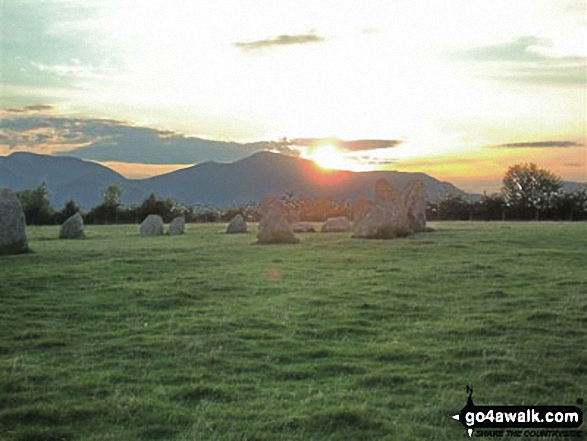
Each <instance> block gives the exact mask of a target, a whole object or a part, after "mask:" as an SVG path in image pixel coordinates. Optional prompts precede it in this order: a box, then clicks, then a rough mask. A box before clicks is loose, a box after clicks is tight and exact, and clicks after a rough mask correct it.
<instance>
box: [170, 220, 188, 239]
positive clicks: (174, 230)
mask: <svg viewBox="0 0 587 441" xmlns="http://www.w3.org/2000/svg"><path fill="white" fill-rule="evenodd" d="M184 232H185V217H183V216H177V217H176V218H174V219H173V220H172V221H171V223H170V224H169V227H168V228H167V234H169V235H170V236H179V235H180V234H183V233H184Z"/></svg>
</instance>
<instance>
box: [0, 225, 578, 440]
mask: <svg viewBox="0 0 587 441" xmlns="http://www.w3.org/2000/svg"><path fill="white" fill-rule="evenodd" d="M433 226H434V227H436V228H437V231H436V232H435V233H425V234H420V235H416V236H414V237H412V238H408V239H399V240H392V241H370V240H359V239H351V238H350V234H321V233H314V234H301V235H299V237H300V238H301V240H302V241H301V243H300V244H298V245H281V246H275V245H273V246H260V245H251V244H252V243H253V242H254V240H255V237H254V234H252V233H251V234H246V235H226V234H224V233H223V232H224V228H225V227H224V226H223V225H188V226H187V233H186V235H185V236H182V237H158V238H143V237H139V236H138V227H137V226H107V227H97V226H90V227H87V228H86V232H87V234H88V236H89V237H88V239H85V240H79V241H65V240H58V239H56V237H57V235H58V229H57V228H55V227H37V228H29V229H28V235H29V242H30V246H31V248H32V249H33V250H34V251H35V253H33V254H27V255H19V256H4V257H0V305H1V307H0V439H2V440H23V441H24V440H27V441H34V440H36V441H39V440H128V441H131V440H167V439H170V440H242V441H244V440H282V439H283V440H333V441H334V440H337V441H338V440H384V439H389V440H392V439H398V440H423V439H434V440H459V439H462V440H464V439H468V437H467V435H466V434H465V431H464V430H463V428H462V427H461V426H460V425H459V424H458V423H456V422H455V421H453V420H451V419H450V418H449V416H450V415H452V414H454V413H457V412H458V411H459V410H460V409H461V407H462V406H463V405H464V404H465V399H466V394H465V385H467V384H471V385H473V387H474V389H475V395H474V396H475V402H476V403H477V404H480V405H483V404H496V405H504V404H520V405H522V404H528V405H531V404H545V405H546V404H564V405H573V404H575V401H576V400H577V398H579V397H582V398H585V399H587V274H586V272H585V265H586V263H587V224H586V223H573V224H571V223H560V224H559V223H546V222H545V223H481V222H478V223H457V222H454V223H449V222H446V223H436V224H433ZM253 229H254V228H253ZM518 439H519V438H518Z"/></svg>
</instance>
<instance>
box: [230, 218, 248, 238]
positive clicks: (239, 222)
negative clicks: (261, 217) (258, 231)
mask: <svg viewBox="0 0 587 441" xmlns="http://www.w3.org/2000/svg"><path fill="white" fill-rule="evenodd" d="M226 232H227V233H229V234H233V233H246V232H247V222H246V221H245V218H244V217H242V216H241V215H240V214H237V215H236V216H235V217H233V218H232V220H231V221H230V222H229V223H228V227H227V228H226Z"/></svg>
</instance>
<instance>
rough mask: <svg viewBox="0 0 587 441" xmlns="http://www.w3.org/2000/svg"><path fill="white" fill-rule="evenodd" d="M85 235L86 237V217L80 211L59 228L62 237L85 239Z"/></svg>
mask: <svg viewBox="0 0 587 441" xmlns="http://www.w3.org/2000/svg"><path fill="white" fill-rule="evenodd" d="M84 237H86V235H85V234H84V219H83V218H82V215H81V214H80V213H79V212H78V213H75V214H74V215H73V216H71V217H69V219H67V220H66V221H65V222H63V225H61V229H60V230H59V238H60V239H83V238H84Z"/></svg>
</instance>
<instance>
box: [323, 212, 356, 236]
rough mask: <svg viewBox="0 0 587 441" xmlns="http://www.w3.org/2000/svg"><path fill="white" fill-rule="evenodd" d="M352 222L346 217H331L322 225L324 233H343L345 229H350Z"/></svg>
mask: <svg viewBox="0 0 587 441" xmlns="http://www.w3.org/2000/svg"><path fill="white" fill-rule="evenodd" d="M350 229H351V223H350V222H349V220H348V219H347V218H346V217H344V216H340V217H330V218H328V219H327V220H326V222H324V224H323V225H322V230H321V231H322V232H323V233H341V232H344V231H350Z"/></svg>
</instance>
